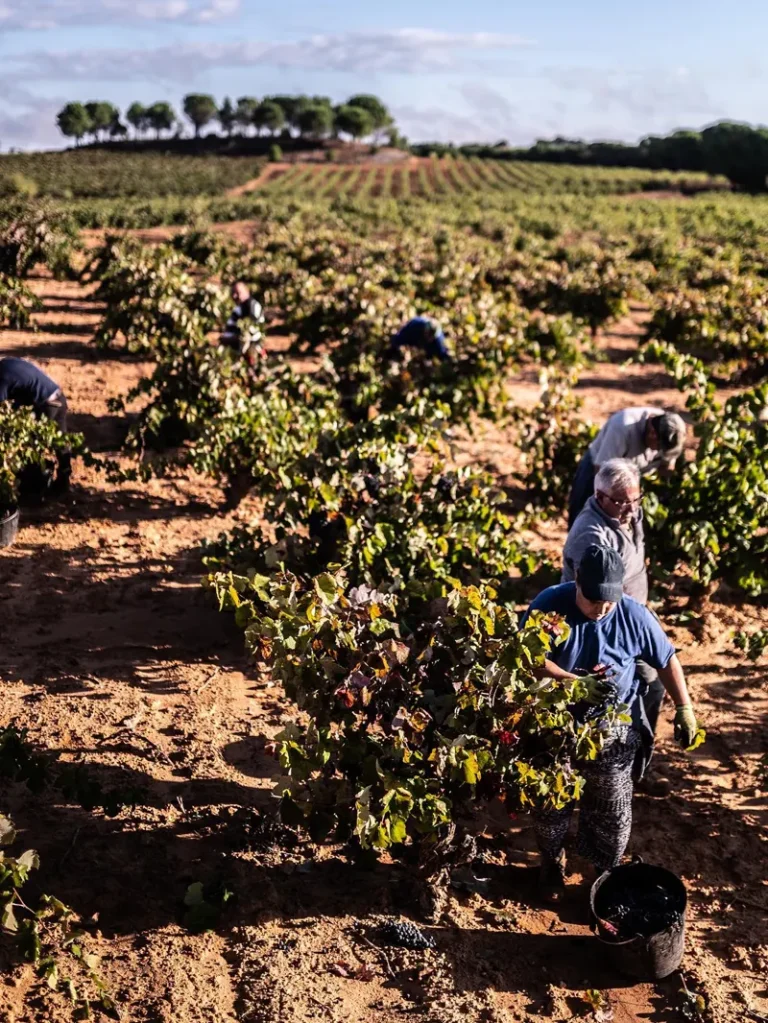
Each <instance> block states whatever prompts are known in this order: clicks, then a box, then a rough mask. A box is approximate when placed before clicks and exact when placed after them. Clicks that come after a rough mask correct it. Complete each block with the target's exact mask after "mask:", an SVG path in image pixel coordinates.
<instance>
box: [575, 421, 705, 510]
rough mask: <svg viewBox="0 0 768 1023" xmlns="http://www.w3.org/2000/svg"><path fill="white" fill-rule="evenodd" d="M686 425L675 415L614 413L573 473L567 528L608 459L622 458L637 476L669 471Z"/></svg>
mask: <svg viewBox="0 0 768 1023" xmlns="http://www.w3.org/2000/svg"><path fill="white" fill-rule="evenodd" d="M685 434H686V426H685V423H684V422H683V420H682V419H681V417H680V416H679V415H677V413H676V412H664V411H663V410H662V409H657V408H649V407H645V408H625V409H622V411H621V412H614V414H613V415H612V416H611V417H610V418H609V419H608V421H607V422H606V423H605V424H604V425H603V427H602V429H601V430H600V432H599V433H598V435H597V436H596V437H595V439H594V440H593V441H592V443H591V444H590V445H589V448H588V449H587V450H586V452H585V453H584V456H583V458H582V459H581V462H579V466H578V468H577V470H576V476H575V477H574V481H573V487H572V489H571V497H570V501H569V505H568V528H569V529H570V527H571V526H572V525H573V523H574V521H575V519H576V516H577V515H578V514H579V512H580V511H581V509H582V508H583V507H584V505H585V504H586V503H587V501H588V500H589V498H590V497H591V496H592V492H593V490H594V482H595V473H596V472H598V470H599V469H600V467H601V466H602V465H604V464H605V463H606V462H609V461H610V460H611V459H612V458H626V459H628V460H629V461H630V462H633V463H634V464H635V465H636V466H637V469H638V471H639V472H640V473H641V474H644V473H647V472H650V471H651V470H652V469H656V468H658V467H664V468H666V469H673V468H674V466H675V462H676V461H677V459H678V458H679V457H680V455H681V454H682V453H683V448H684V446H685Z"/></svg>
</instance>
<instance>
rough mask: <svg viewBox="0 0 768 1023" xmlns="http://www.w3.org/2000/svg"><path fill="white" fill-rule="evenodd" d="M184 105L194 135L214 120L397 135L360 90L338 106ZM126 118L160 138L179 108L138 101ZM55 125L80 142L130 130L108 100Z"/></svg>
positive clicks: (240, 127) (243, 126) (313, 100)
mask: <svg viewBox="0 0 768 1023" xmlns="http://www.w3.org/2000/svg"><path fill="white" fill-rule="evenodd" d="M182 108H183V111H184V114H185V115H186V117H187V118H188V119H189V121H190V122H191V124H192V127H193V128H194V133H195V137H196V138H199V136H200V134H201V132H202V130H203V128H205V127H206V126H207V125H209V124H210V123H211V122H212V121H218V122H219V124H220V125H221V129H222V131H223V132H224V133H225V134H226V135H227V136H231V135H232V134H233V133H234V132H235V131H237V132H239V133H240V134H246V135H247V134H249V130H250V129H252V128H255V129H256V131H257V133H258V134H261V133H263V132H265V131H266V132H268V133H269V134H272V135H275V134H277V133H278V132H287V133H288V134H289V135H293V136H300V137H305V138H308V139H313V140H314V139H321V138H326V137H328V136H330V135H331V134H332V133H333V132H335V133H337V134H339V133H341V134H342V135H346V136H349V137H350V138H353V139H362V138H365V137H366V136H369V135H375V134H376V133H378V132H384V134H386V131H387V130H389V131H390V132H394V133H395V135H397V129H396V128H395V126H394V122H393V120H392V116H391V114H390V112H389V110H388V109H387V107H386V105H385V104H384V103H383V102H382V101H381V100H380V99H379V98H378V97H377V96H373V95H368V94H362V93H361V94H359V95H356V96H352V97H351V98H350V99H349V100H348V101H347V102H345V103H341V104H338V105H337V106H334V104H333V101H332V99H331V97H329V96H310V95H295V96H289V95H283V94H280V95H275V96H265V97H263V98H262V99H261V100H259V99H258V98H257V97H255V96H241V97H240V98H239V99H238V100H237V101H236V102H233V101H232V99H230V97H229V96H227V97H225V98H224V100H223V101H222V103H221V105H220V106H219V104H218V103H217V101H216V99H215V98H214V97H213V96H211V95H208V94H207V93H189V94H188V95H186V96H185V97H184V99H183V102H182ZM125 122H126V123H127V124H129V125H130V126H131V127H132V128H133V130H134V134H135V137H136V138H137V139H138V138H141V137H142V135H144V133H145V132H147V131H149V130H150V129H152V130H154V132H155V133H156V137H157V138H158V139H159V138H161V136H162V134H163V132H167V131H171V130H172V129H173V127H174V125H175V124H176V112H175V110H174V109H173V107H172V105H171V104H170V103H167V102H165V101H160V102H157V103H152V104H150V105H146V104H144V103H141V102H139V101H138V100H137V101H135V102H133V103H131V104H130V106H129V107H128V108H127V110H126V112H125ZM57 123H58V125H59V128H60V129H61V131H62V133H63V134H64V135H66V136H67V137H68V138H75V139H77V140H78V141H79V140H80V139H82V138H83V137H87V136H89V135H92V136H93V137H94V138H95V139H97V140H99V139H101V138H103V136H104V133H106V132H108V133H109V135H110V136H111V137H112V138H122V137H125V135H126V134H127V129H126V128H125V125H124V124H123V122H122V121H121V119H120V112H119V111H118V109H117V108H116V107H115V106H113V104H112V103H109V102H106V101H104V100H94V101H92V102H89V103H86V104H82V103H68V104H67V105H66V106H65V107H64V108H63V109H62V110H61V111H60V112H59V114H58V115H57Z"/></svg>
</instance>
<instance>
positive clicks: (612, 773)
mask: <svg viewBox="0 0 768 1023" xmlns="http://www.w3.org/2000/svg"><path fill="white" fill-rule="evenodd" d="M640 741H641V736H640V733H639V731H638V730H637V729H636V728H633V727H632V726H631V725H630V726H627V725H624V726H620V727H619V729H617V731H616V733H615V734H614V736H613V737H612V738H611V739H609V740H608V741H607V742H606V745H605V746H604V748H603V749H602V750H601V752H600V753H599V754H598V757H597V759H596V760H592V761H587V762H580V763H579V764H578V765H577V766H578V769H579V771H580V773H581V774H583V776H584V778H585V780H586V784H585V786H584V793H583V795H582V797H581V799H580V801H579V802H578V804H577V803H570V804H569V805H568V806H566V807H565V808H564V809H562V810H537V811H535V812H534V814H533V818H534V827H535V830H536V840H537V842H538V845H539V849H540V850H541V852H542V853H543V854H544V856H547V857H550V858H552V859H556V858H557V857H558V856H559V855H560V853H561V852H562V851H563V846H564V845H565V839H566V836H567V834H568V828H569V826H570V823H571V818H572V816H573V814H574V811H575V810H576V808H577V806H578V809H579V826H578V834H577V838H576V851H577V852H578V853H579V854H580V855H582V856H584V857H585V859H588V860H589V861H590V862H591V863H593V864H594V865H595V867H596V868H597V870H599V871H600V872H601V873H602V872H603V871H604V870H608V869H610V868H611V867H615V866H616V865H617V864H618V863H619V862H620V861H621V857H622V856H623V855H624V850H625V849H626V848H627V843H628V842H629V835H630V832H631V831H632V765H633V762H634V759H635V754H636V753H637V751H638V749H639V747H640Z"/></svg>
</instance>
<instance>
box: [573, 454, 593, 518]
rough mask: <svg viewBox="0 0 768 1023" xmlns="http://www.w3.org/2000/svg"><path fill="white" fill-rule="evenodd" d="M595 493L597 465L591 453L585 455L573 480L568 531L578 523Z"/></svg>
mask: <svg viewBox="0 0 768 1023" xmlns="http://www.w3.org/2000/svg"><path fill="white" fill-rule="evenodd" d="M594 492H595V463H594V462H593V461H592V455H590V453H589V451H586V452H585V453H584V456H583V457H582V459H581V461H580V462H579V465H578V468H577V469H576V475H575V476H574V478H573V486H572V487H571V496H570V498H569V501H568V529H570V528H571V526H572V525H573V524H574V522H575V521H576V519H577V517H578V514H579V512H580V511H581V509H582V508H583V507H584V505H585V504H586V503H587V501H588V500H589V499H590V497H591V496H592V495H593V494H594Z"/></svg>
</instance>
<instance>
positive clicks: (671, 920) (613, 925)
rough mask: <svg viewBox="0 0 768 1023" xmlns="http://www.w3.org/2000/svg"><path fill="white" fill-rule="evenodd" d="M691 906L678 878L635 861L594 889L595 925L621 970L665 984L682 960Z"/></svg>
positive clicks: (591, 902)
mask: <svg viewBox="0 0 768 1023" xmlns="http://www.w3.org/2000/svg"><path fill="white" fill-rule="evenodd" d="M687 903H688V895H687V893H686V890H685V885H684V884H683V882H682V881H681V880H680V878H679V877H678V876H677V875H676V874H673V873H672V872H671V871H670V870H665V869H664V868H663V867H653V866H651V865H650V864H649V863H643V862H642V860H635V862H633V863H628V864H626V865H624V866H620V867H614V868H613V870H608V871H606V873H605V874H603V875H602V876H600V877H599V878H598V879H597V881H595V883H594V884H593V885H592V891H591V893H590V896H589V905H590V909H591V911H592V922H591V926H592V929H593V930H594V931H596V932H597V936H598V938H599V939H600V941H601V942H603V945H604V946H605V948H606V951H607V952H608V954H609V955H610V957H611V959H612V960H613V964H614V966H615V967H616V969H617V970H619V971H620V972H621V973H623V974H625V976H627V977H632V978H634V979H635V980H646V981H648V980H662V979H663V978H664V977H668V976H669V975H670V973H674V972H675V970H676V969H678V968H679V966H680V962H681V960H682V958H683V946H684V944H685V908H686V905H687Z"/></svg>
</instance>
